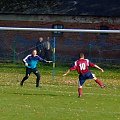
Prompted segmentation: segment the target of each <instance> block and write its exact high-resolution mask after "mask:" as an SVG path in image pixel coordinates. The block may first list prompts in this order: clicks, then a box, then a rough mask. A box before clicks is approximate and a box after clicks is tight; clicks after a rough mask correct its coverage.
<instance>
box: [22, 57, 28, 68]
mask: <svg viewBox="0 0 120 120" xmlns="http://www.w3.org/2000/svg"><path fill="white" fill-rule="evenodd" d="M29 56H30V55H28V56H27V57H25V58H24V59H23V62H24V64H25V66H26V67H27V66H28V63H27V60H28V58H29Z"/></svg>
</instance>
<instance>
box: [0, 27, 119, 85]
mask: <svg viewBox="0 0 120 120" xmlns="http://www.w3.org/2000/svg"><path fill="white" fill-rule="evenodd" d="M41 38H42V39H43V49H42V53H39V54H40V55H41V56H42V57H43V58H44V59H47V60H52V61H53V64H50V65H48V64H40V65H38V68H39V70H40V71H41V74H42V76H43V79H44V80H43V81H42V82H43V83H47V84H48V83H51V82H50V81H52V80H53V79H55V80H54V82H57V83H60V84H61V83H62V84H71V85H73V84H76V82H77V79H78V78H77V75H76V73H75V75H74V72H73V73H71V74H73V77H72V78H71V76H68V78H67V79H66V80H64V79H65V78H63V77H62V74H63V73H64V72H65V71H66V70H67V69H69V67H70V66H71V65H72V64H73V63H74V61H76V60H77V59H79V54H80V53H81V52H82V53H84V54H85V57H86V58H88V59H89V60H90V61H91V62H93V63H96V64H98V65H100V66H101V67H103V68H105V69H107V70H108V71H107V73H106V74H105V73H104V75H102V74H100V73H98V71H95V70H93V69H92V71H93V72H95V73H96V74H97V75H98V77H100V78H102V79H105V80H106V81H105V82H107V84H109V85H120V82H119V80H118V79H119V78H118V77H119V75H118V74H119V73H118V74H117V72H116V73H114V72H113V69H115V70H116V71H117V70H119V63H120V31H119V30H81V29H45V28H23V29H22V28H18V29H17V28H7V27H6V28H4V27H0V67H1V70H0V74H1V76H2V77H1V78H0V79H1V81H3V82H5V80H6V79H8V78H9V80H8V82H7V83H6V84H11V83H14V82H15V81H16V82H17V83H18V84H19V81H20V80H21V79H22V77H24V74H25V69H24V65H23V63H22V59H23V58H24V57H26V56H27V55H28V54H31V52H32V50H33V49H39V47H40V44H39V40H40V39H41ZM33 77H34V76H33ZM30 79H32V77H31V78H30ZM31 82H33V81H32V80H31ZM3 84H4V83H3ZM87 85H89V83H87Z"/></svg>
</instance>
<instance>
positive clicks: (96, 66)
mask: <svg viewBox="0 0 120 120" xmlns="http://www.w3.org/2000/svg"><path fill="white" fill-rule="evenodd" d="M94 67H95V68H97V69H99V70H101V71H102V72H104V70H103V69H102V68H101V67H99V66H98V65H95V66H94Z"/></svg>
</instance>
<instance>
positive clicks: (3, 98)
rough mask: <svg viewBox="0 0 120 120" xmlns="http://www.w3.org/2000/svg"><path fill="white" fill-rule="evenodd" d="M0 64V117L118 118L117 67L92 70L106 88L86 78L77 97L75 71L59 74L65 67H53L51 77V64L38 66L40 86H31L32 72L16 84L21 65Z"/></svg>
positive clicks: (50, 119)
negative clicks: (79, 96) (64, 74)
mask: <svg viewBox="0 0 120 120" xmlns="http://www.w3.org/2000/svg"><path fill="white" fill-rule="evenodd" d="M0 67H1V69H0V91H1V92H0V120H11V119H12V120H120V73H119V68H115V69H112V68H109V69H108V68H107V69H105V73H103V74H101V73H100V72H99V71H98V70H92V71H93V72H94V73H95V74H96V76H98V78H100V79H102V80H103V82H104V83H105V84H106V88H104V89H101V88H100V87H98V85H97V84H95V82H94V81H86V84H85V85H84V87H83V96H82V97H81V98H78V97H77V74H76V72H72V73H70V74H69V75H68V76H66V77H62V74H63V73H64V72H65V71H66V70H67V67H60V68H56V72H55V73H54V74H55V77H54V78H53V76H52V67H51V66H41V67H40V70H41V74H42V75H41V76H42V78H41V87H40V88H35V76H34V75H33V74H32V75H31V76H30V78H29V80H28V81H26V82H25V84H24V86H23V87H20V86H19V82H20V80H21V79H22V77H23V76H24V72H25V69H24V67H23V66H20V65H7V64H0Z"/></svg>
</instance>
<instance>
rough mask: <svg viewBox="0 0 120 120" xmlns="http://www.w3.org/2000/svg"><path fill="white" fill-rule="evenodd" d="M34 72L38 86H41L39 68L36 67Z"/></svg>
mask: <svg viewBox="0 0 120 120" xmlns="http://www.w3.org/2000/svg"><path fill="white" fill-rule="evenodd" d="M33 73H34V74H35V75H36V77H37V78H36V87H39V83H40V73H39V71H38V70H37V68H35V69H34V70H33Z"/></svg>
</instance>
